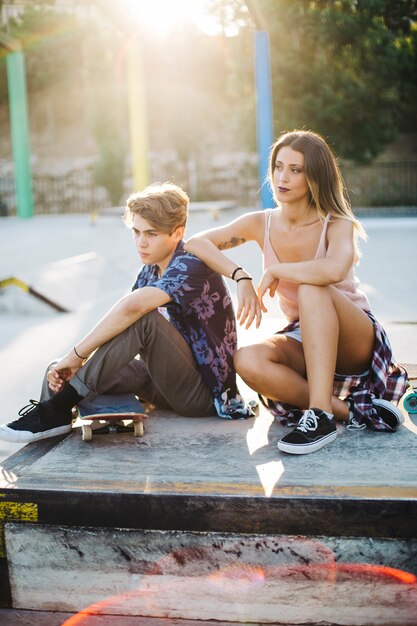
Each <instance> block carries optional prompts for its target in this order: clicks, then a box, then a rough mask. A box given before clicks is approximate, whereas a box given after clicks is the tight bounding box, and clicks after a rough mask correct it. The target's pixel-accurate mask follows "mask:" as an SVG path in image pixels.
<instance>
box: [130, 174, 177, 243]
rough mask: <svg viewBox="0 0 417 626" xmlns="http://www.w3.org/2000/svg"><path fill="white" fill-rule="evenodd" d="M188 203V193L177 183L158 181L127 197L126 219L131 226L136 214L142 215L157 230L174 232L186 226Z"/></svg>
mask: <svg viewBox="0 0 417 626" xmlns="http://www.w3.org/2000/svg"><path fill="white" fill-rule="evenodd" d="M188 204H189V198H188V196H187V194H186V193H185V191H184V190H183V189H181V188H180V187H178V186H177V185H174V184H172V183H156V184H153V185H149V187H146V188H145V189H144V190H143V191H138V192H136V193H134V194H132V195H131V196H130V197H129V198H128V199H127V202H126V211H125V216H124V219H125V222H126V224H127V225H128V226H131V225H132V222H133V218H134V216H135V215H140V216H141V217H143V219H145V220H146V221H147V222H149V224H150V225H151V226H153V227H154V228H156V229H157V230H160V231H162V232H166V233H169V234H172V233H173V232H174V231H175V229H176V228H178V227H180V226H184V227H185V226H186V224H187V217H188Z"/></svg>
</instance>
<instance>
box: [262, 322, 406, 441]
mask: <svg viewBox="0 0 417 626" xmlns="http://www.w3.org/2000/svg"><path fill="white" fill-rule="evenodd" d="M366 313H367V315H368V316H369V318H370V319H371V321H372V323H373V325H374V330H375V345H374V353H373V357H372V362H371V366H370V368H369V370H367V371H366V372H363V373H362V374H352V375H346V376H345V375H342V374H335V377H334V384H333V393H334V395H335V396H337V397H339V398H341V399H347V400H348V402H349V406H350V410H351V412H352V413H353V419H352V416H351V419H350V423H349V428H351V429H355V428H358V429H360V428H365V427H368V428H372V429H373V430H381V431H392V430H393V429H392V428H391V427H390V426H389V425H388V424H386V423H385V422H384V421H383V420H382V419H381V418H380V417H379V416H378V413H377V411H376V409H375V407H374V406H373V405H372V399H373V398H383V399H384V400H389V401H391V402H395V403H397V402H399V400H400V399H401V397H402V396H403V395H404V392H405V389H406V383H407V372H406V371H405V369H404V368H403V367H401V365H399V364H398V363H396V362H395V361H394V360H393V356H392V349H391V344H390V342H389V340H388V337H387V334H386V332H385V330H384V328H383V327H382V326H381V324H380V323H379V322H378V321H377V320H376V319H375V317H374V316H373V315H372V313H370V312H369V311H366ZM299 325H300V323H299V321H298V320H296V321H294V322H291V323H290V324H288V326H286V327H285V328H284V329H283V330H280V331H278V333H277V334H285V333H287V332H289V331H291V330H295V329H296V328H298V327H299ZM267 406H268V408H269V410H270V411H271V413H272V414H273V415H275V416H276V417H277V418H278V419H279V420H280V422H281V423H282V424H283V425H284V426H296V425H297V424H298V418H297V414H296V413H294V412H293V411H294V409H295V407H293V406H292V405H290V404H285V403H281V402H278V401H276V400H270V399H269V398H268V399H267ZM297 411H298V417H299V410H298V409H297Z"/></svg>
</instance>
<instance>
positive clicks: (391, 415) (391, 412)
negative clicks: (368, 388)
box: [372, 398, 404, 430]
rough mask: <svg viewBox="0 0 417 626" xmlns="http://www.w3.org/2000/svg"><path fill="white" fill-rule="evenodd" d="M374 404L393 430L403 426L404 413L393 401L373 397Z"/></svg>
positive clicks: (380, 415)
mask: <svg viewBox="0 0 417 626" xmlns="http://www.w3.org/2000/svg"><path fill="white" fill-rule="evenodd" d="M372 405H373V406H374V407H375V408H376V410H377V412H378V415H379V417H380V418H381V419H382V420H384V422H385V423H386V424H388V426H390V428H392V430H397V428H398V426H401V424H402V423H403V422H404V415H403V414H402V412H401V410H400V409H399V408H398V407H397V406H395V404H392V402H388V400H382V398H373V400H372Z"/></svg>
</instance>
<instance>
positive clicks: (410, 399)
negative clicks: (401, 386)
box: [404, 391, 417, 413]
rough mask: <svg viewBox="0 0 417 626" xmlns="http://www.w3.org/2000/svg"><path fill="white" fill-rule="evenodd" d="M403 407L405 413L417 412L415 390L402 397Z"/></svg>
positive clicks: (416, 394)
mask: <svg viewBox="0 0 417 626" xmlns="http://www.w3.org/2000/svg"><path fill="white" fill-rule="evenodd" d="M404 408H405V410H406V411H407V413H417V392H416V391H413V392H412V393H410V394H408V396H406V397H405V398H404Z"/></svg>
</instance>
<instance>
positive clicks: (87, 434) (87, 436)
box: [82, 425, 93, 441]
mask: <svg viewBox="0 0 417 626" xmlns="http://www.w3.org/2000/svg"><path fill="white" fill-rule="evenodd" d="M82 436H83V441H91V440H92V438H93V431H92V428H91V426H86V425H84V426H82Z"/></svg>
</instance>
